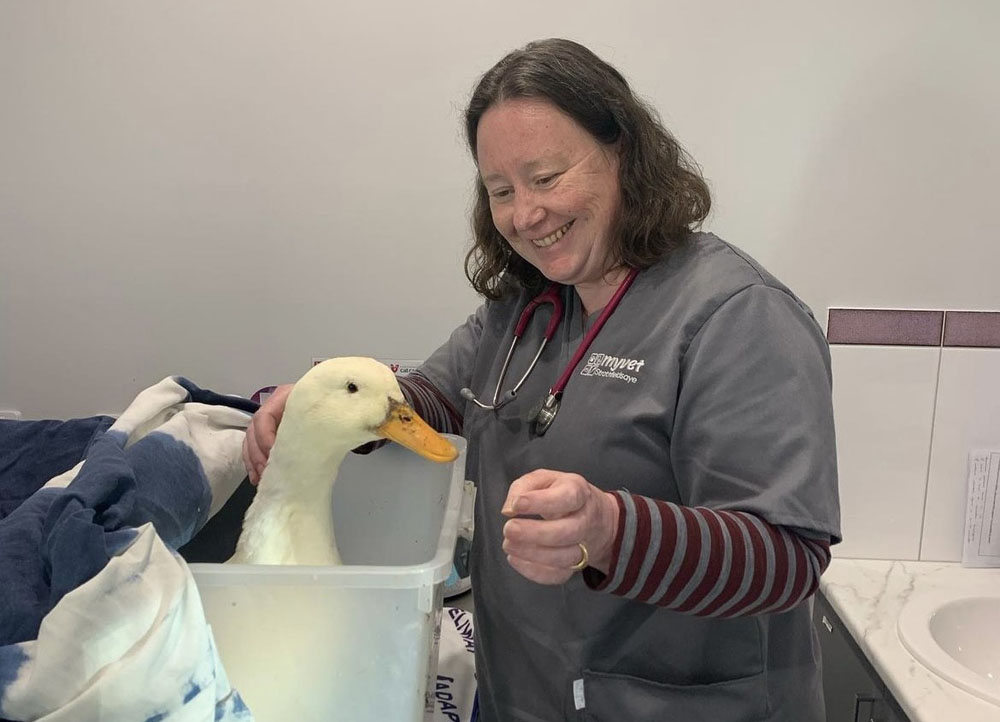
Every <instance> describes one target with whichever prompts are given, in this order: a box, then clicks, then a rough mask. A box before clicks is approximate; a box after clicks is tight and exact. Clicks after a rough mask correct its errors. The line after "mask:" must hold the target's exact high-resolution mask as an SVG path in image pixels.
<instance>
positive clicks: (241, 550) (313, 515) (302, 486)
mask: <svg viewBox="0 0 1000 722" xmlns="http://www.w3.org/2000/svg"><path fill="white" fill-rule="evenodd" d="M381 438H386V439H392V440H393V441H396V442H398V443H400V444H402V445H403V446H406V447H407V448H409V449H412V450H413V451H415V452H417V453H418V454H420V455H421V456H424V457H426V458H428V459H431V460H432V461H438V462H446V461H452V460H453V459H455V458H456V457H457V456H458V451H457V450H456V449H455V447H454V446H452V444H451V443H449V442H448V440H447V439H445V438H444V437H443V436H441V435H439V434H438V433H437V432H436V431H434V430H433V429H432V428H431V427H430V426H428V425H427V423H426V422H424V420H423V419H421V418H420V417H419V416H417V414H416V412H414V411H413V409H412V408H410V407H409V406H408V405H407V404H406V403H405V401H404V399H403V394H402V392H401V391H400V389H399V384H398V383H397V382H396V377H395V376H394V375H393V373H392V371H390V370H389V368H388V367H387V366H386V365H385V364H382V363H379V362H378V361H375V360H374V359H370V358H360V357H345V358H334V359H329V360H327V361H324V362H322V363H320V364H317V365H316V366H314V367H313V368H312V369H310V370H309V371H308V372H307V373H306V374H305V375H304V376H303V377H302V378H301V379H299V381H298V382H297V383H296V384H295V386H294V387H293V388H292V392H291V393H290V394H289V396H288V400H287V402H286V404H285V412H284V415H283V416H282V420H281V425H280V426H279V428H278V435H277V438H276V439H275V442H274V447H273V448H272V449H271V454H270V457H269V459H268V462H267V466H266V467H265V468H264V473H263V474H262V475H261V478H260V483H259V484H258V486H257V495H256V496H255V497H254V500H253V502H252V503H251V504H250V508H249V509H247V512H246V515H245V516H244V519H243V531H242V533H241V534H240V538H239V541H238V542H237V544H236V553H235V554H234V555H233V557H232V558H231V559H230V560H229V562H230V563H241V564H322V565H330V564H340V563H341V560H340V555H339V553H338V551H337V541H336V537H335V536H334V530H333V514H332V510H333V506H332V501H333V484H334V481H335V479H336V476H337V469H338V468H339V467H340V463H341V461H343V459H344V457H345V456H346V455H347V454H348V453H349V452H350V451H351V449H354V448H357V447H358V446H361V445H362V444H365V443H368V442H369V441H375V440H377V439H381Z"/></svg>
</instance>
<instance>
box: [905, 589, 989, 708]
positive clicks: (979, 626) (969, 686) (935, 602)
mask: <svg viewBox="0 0 1000 722" xmlns="http://www.w3.org/2000/svg"><path fill="white" fill-rule="evenodd" d="M897 630H898V632H899V638H900V641H902V643H903V646H904V647H906V649H907V650H908V651H909V652H910V654H912V655H913V656H914V657H916V658H917V660H919V661H920V663H921V664H923V665H924V666H925V667H927V668H928V669H930V670H931V671H932V672H934V673H935V674H937V675H939V676H941V677H943V678H944V679H946V680H948V681H949V682H951V683H952V684H954V685H956V686H958V687H961V688H962V689H964V690H965V691H966V692H970V693H971V694H974V695H976V696H977V697H980V698H981V699H984V700H986V701H987V702H992V703H993V704H995V705H1000V592H989V593H983V594H965V595H961V596H960V595H958V594H956V593H955V592H938V593H923V594H917V595H915V596H914V597H913V598H912V599H910V601H908V602H907V603H906V605H905V606H904V607H903V610H902V612H901V613H900V615H899V622H898V623H897Z"/></svg>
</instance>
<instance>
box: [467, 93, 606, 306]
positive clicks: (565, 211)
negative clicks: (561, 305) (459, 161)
mask: <svg viewBox="0 0 1000 722" xmlns="http://www.w3.org/2000/svg"><path fill="white" fill-rule="evenodd" d="M476 154H477V158H478V161H479V176H480V179H481V180H482V182H483V185H484V186H485V187H486V191H487V193H488V194H489V199H490V211H491V213H492V214H493V223H494V224H495V225H496V227H497V230H499V231H500V233H501V234H502V235H503V237H504V238H506V239H507V242H508V243H510V245H511V247H512V248H513V249H514V251H515V252H516V253H517V254H518V255H520V256H521V257H522V258H524V259H525V260H526V261H528V263H530V264H531V265H533V266H534V267H535V268H537V269H538V270H539V271H541V273H542V275H544V276H545V277H546V278H548V279H549V280H551V281H557V282H559V283H563V284H567V285H573V286H575V287H576V288H577V291H578V293H579V294H580V297H581V298H582V299H584V301H585V304H584V305H585V306H587V305H588V304H587V303H586V300H587V298H588V295H594V294H595V292H596V295H597V296H603V295H604V294H603V293H602V290H603V289H605V288H606V287H607V282H606V281H605V278H604V277H605V274H606V271H608V270H609V269H607V268H605V258H606V256H607V250H608V246H609V241H610V238H609V235H610V233H611V228H612V226H613V225H614V222H615V219H616V217H617V214H618V207H619V204H620V202H621V201H620V198H621V194H620V191H619V181H618V155H617V152H616V151H615V149H614V148H613V147H611V146H605V145H603V144H601V143H600V142H598V141H597V140H596V139H594V138H593V137H592V136H591V135H590V133H588V132H587V131H586V130H584V129H583V128H582V127H581V126H580V125H578V124H577V123H576V121H574V120H573V119H572V118H570V117H569V116H568V115H565V114H564V113H562V112H561V111H560V110H558V109H557V108H556V107H555V106H554V105H552V104H551V103H549V102H548V101H545V100H540V99H535V98H517V99H513V100H505V101H502V102H501V103H499V104H497V105H494V106H492V107H491V108H489V109H488V110H487V111H486V112H485V113H483V116H482V118H480V120H479V127H478V131H477V141H476ZM595 300H596V301H600V300H601V299H600V298H596V297H595ZM588 310H593V309H588Z"/></svg>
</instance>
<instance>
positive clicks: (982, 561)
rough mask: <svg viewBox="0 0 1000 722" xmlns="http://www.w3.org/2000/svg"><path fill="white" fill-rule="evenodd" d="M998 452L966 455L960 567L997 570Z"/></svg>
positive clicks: (999, 513) (999, 545) (999, 556)
mask: <svg viewBox="0 0 1000 722" xmlns="http://www.w3.org/2000/svg"><path fill="white" fill-rule="evenodd" d="M998 487H1000V451H992V450H988V451H987V450H980V451H974V452H972V453H971V454H969V482H968V495H967V497H966V507H965V543H964V546H963V548H962V566H966V567H1000V498H998Z"/></svg>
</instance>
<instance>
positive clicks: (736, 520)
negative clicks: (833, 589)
mask: <svg viewBox="0 0 1000 722" xmlns="http://www.w3.org/2000/svg"><path fill="white" fill-rule="evenodd" d="M399 385H400V388H401V389H402V391H403V395H404V396H405V397H406V399H407V401H408V402H409V403H410V405H411V406H413V408H414V410H415V411H416V412H417V413H418V414H419V415H420V416H422V417H423V418H424V419H425V420H426V421H427V422H428V423H429V424H430V425H431V426H432V427H434V428H435V429H437V430H438V431H442V432H445V433H453V434H461V432H462V416H461V414H460V413H459V412H458V411H457V410H456V409H455V407H454V406H452V405H451V404H450V403H449V402H448V401H447V399H445V398H444V397H443V396H442V395H441V393H440V392H439V391H438V390H437V389H436V388H435V387H434V385H433V384H432V383H431V382H430V381H429V380H428V379H427V378H426V377H424V376H422V375H421V374H419V373H412V374H409V375H408V376H402V377H400V378H399ZM613 496H614V498H615V500H616V502H617V503H618V511H619V524H618V530H617V533H616V536H615V540H614V544H613V547H612V552H611V554H612V562H611V568H610V569H609V571H608V573H607V574H604V573H602V572H600V571H599V570H597V569H594V568H588V569H586V570H584V575H583V577H584V580H585V582H586V583H587V585H588V586H590V587H591V588H592V589H595V590H599V591H603V592H607V593H609V594H615V595H618V596H622V597H626V598H629V599H635V600H637V601H640V602H646V603H649V604H655V605H658V606H661V607H665V608H668V609H672V610H674V611H677V612H680V613H684V614H691V615H694V616H700V617H736V616H749V615H754V614H766V613H774V612H782V611H785V610H788V609H791V608H792V607H794V606H795V605H797V604H799V603H800V602H802V601H803V600H804V599H807V598H808V597H809V596H810V595H812V594H813V593H814V592H815V591H816V589H817V588H818V587H819V577H820V575H821V574H822V573H823V571H824V570H825V569H826V568H827V566H829V564H830V542H829V539H828V538H827V537H825V536H822V535H812V534H810V533H808V532H806V531H804V530H797V529H793V528H790V527H785V526H778V525H774V524H770V523H768V522H767V521H764V520H763V519H762V518H760V517H759V516H757V515H755V514H751V513H748V512H741V511H721V510H713V509H708V508H705V507H687V506H681V505H679V504H674V503H671V502H668V501H661V500H658V499H651V498H649V497H645V496H640V495H638V494H632V493H630V492H628V491H624V490H619V491H615V492H613Z"/></svg>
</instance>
